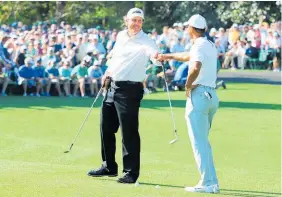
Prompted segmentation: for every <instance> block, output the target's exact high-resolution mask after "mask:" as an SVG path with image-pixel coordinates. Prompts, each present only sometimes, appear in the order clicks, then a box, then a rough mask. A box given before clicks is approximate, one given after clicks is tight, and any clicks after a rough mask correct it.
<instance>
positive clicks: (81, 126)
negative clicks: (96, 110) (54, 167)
mask: <svg viewBox="0 0 282 197" xmlns="http://www.w3.org/2000/svg"><path fill="white" fill-rule="evenodd" d="M102 91H103V87H101V88H100V90H99V92H98V94H97V96H96V98H95V99H94V101H93V103H92V105H91V107H90V109H89V110H88V112H87V115H86V117H85V118H84V120H83V122H82V124H81V125H80V128H79V130H78V132H77V134H76V136H75V138H74V139H73V141H72V143H71V145H70V148H69V150H67V151H65V152H64V153H69V152H70V151H71V149H72V147H73V145H74V143H75V141H76V139H77V137H78V135H79V133H80V131H81V130H82V128H83V126H84V124H85V122H86V120H87V118H88V116H89V115H90V112H91V111H92V109H93V106H94V104H95V103H96V101H97V99H98V98H99V96H100V95H101V93H102Z"/></svg>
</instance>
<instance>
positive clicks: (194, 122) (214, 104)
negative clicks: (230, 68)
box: [185, 86, 219, 186]
mask: <svg viewBox="0 0 282 197" xmlns="http://www.w3.org/2000/svg"><path fill="white" fill-rule="evenodd" d="M218 104H219V100H218V97H217V95H216V91H215V89H213V88H210V87H206V86H198V87H197V88H195V89H194V90H193V91H192V92H191V96H190V97H189V98H188V99H187V102H186V112H185V119H186V121H187V127H188V134H189V138H190V141H191V145H192V149H193V153H194V157H195V160H196V163H197V167H198V170H199V172H200V175H201V179H200V181H199V183H198V186H208V185H213V184H218V180H217V176H216V172H215V168H214V162H213V157H212V150H211V146H210V143H209V140H208V136H209V131H210V128H211V124H212V120H213V117H214V115H215V113H216V111H217V108H218Z"/></svg>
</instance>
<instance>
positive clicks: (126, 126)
mask: <svg viewBox="0 0 282 197" xmlns="http://www.w3.org/2000/svg"><path fill="white" fill-rule="evenodd" d="M109 91H111V92H112V93H113V100H112V101H110V102H108V101H107V100H106V99H104V101H103V103H102V107H101V123H100V131H101V146H102V147H101V151H102V159H103V161H104V164H106V166H107V168H108V169H109V170H110V171H117V169H118V165H117V163H116V161H115V153H116V137H115V133H116V132H117V131H118V128H119V127H120V128H121V134H122V155H123V172H129V173H131V174H132V175H135V176H136V177H137V178H138V176H139V171H140V136H139V131H138V127H139V121H138V116H139V107H140V102H141V100H142V98H143V84H142V83H138V82H129V81H119V82H112V85H111V88H110V90H109Z"/></svg>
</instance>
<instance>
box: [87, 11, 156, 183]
mask: <svg viewBox="0 0 282 197" xmlns="http://www.w3.org/2000/svg"><path fill="white" fill-rule="evenodd" d="M143 20H144V14H143V11H142V10H141V9H138V8H132V9H130V10H129V12H128V13H127V18H126V25H127V29H126V30H123V31H121V32H119V34H118V35H117V40H116V44H115V46H114V48H113V50H112V51H111V59H110V60H109V61H108V65H109V68H108V69H107V70H106V73H105V75H104V77H103V78H104V79H106V76H110V77H111V78H112V80H113V81H112V83H111V87H110V89H109V90H108V93H107V95H106V97H105V99H104V101H103V104H102V111H101V124H100V125H101V129H100V131H101V141H102V143H101V146H102V147H101V149H102V160H103V165H102V167H101V168H99V169H95V170H91V171H89V172H88V175H89V176H94V177H101V176H117V172H118V165H117V163H116V160H115V152H116V138H115V133H116V132H117V131H118V128H119V127H120V128H121V133H122V154H123V172H124V175H123V176H122V177H121V178H119V179H118V180H117V181H118V182H119V183H135V182H136V181H137V179H138V177H139V171H140V136H139V131H138V127H139V123H138V119H139V107H140V102H141V100H142V98H143V92H144V91H143V84H142V82H143V80H144V79H145V71H146V66H147V64H148V61H149V59H150V58H153V57H156V55H157V52H158V49H157V46H156V44H155V43H154V41H153V40H151V39H150V38H149V37H148V36H147V34H145V33H144V32H143V31H142V25H143ZM103 81H104V80H103ZM110 93H111V94H110Z"/></svg>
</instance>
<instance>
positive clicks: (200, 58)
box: [190, 45, 205, 63]
mask: <svg viewBox="0 0 282 197" xmlns="http://www.w3.org/2000/svg"><path fill="white" fill-rule="evenodd" d="M202 50H203V49H202V48H200V47H199V46H197V45H195V46H194V47H193V48H192V49H191V51H190V62H201V63H203V62H204V57H205V56H204V53H203V51H202Z"/></svg>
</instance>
